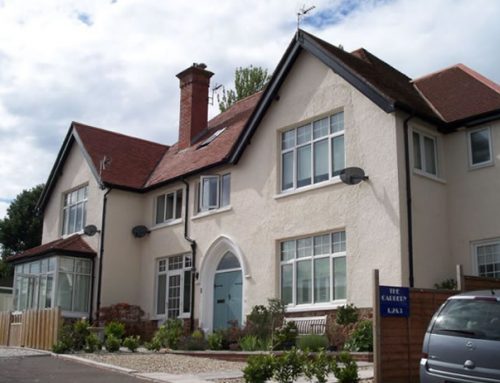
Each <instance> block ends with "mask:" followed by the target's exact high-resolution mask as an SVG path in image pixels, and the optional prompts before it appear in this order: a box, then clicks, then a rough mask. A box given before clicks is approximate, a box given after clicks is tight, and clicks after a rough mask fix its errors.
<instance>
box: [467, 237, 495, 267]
mask: <svg viewBox="0 0 500 383" xmlns="http://www.w3.org/2000/svg"><path fill="white" fill-rule="evenodd" d="M495 244H499V245H500V237H497V238H491V239H483V240H479V241H472V242H471V243H470V246H471V258H472V271H473V273H474V274H475V275H476V276H480V275H479V263H478V261H477V248H478V247H480V246H485V245H495Z"/></svg>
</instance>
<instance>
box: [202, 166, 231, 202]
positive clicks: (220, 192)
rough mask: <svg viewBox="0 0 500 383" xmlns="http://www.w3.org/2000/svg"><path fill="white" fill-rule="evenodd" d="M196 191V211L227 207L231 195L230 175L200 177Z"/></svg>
mask: <svg viewBox="0 0 500 383" xmlns="http://www.w3.org/2000/svg"><path fill="white" fill-rule="evenodd" d="M198 190H199V193H198V195H199V208H198V211H208V210H214V209H219V208H221V207H224V206H228V205H229V202H230V198H229V196H230V193H231V174H224V175H222V176H219V175H214V176H202V177H201V179H200V184H199V189H198Z"/></svg>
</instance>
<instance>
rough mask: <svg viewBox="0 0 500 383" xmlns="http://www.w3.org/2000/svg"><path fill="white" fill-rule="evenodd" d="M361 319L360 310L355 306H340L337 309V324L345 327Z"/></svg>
mask: <svg viewBox="0 0 500 383" xmlns="http://www.w3.org/2000/svg"><path fill="white" fill-rule="evenodd" d="M358 318H359V313H358V309H357V308H356V306H354V305H353V304H349V305H345V306H340V307H339V308H338V309H337V315H336V322H337V323H338V324H339V325H342V326H345V325H348V324H350V323H356V322H357V321H358Z"/></svg>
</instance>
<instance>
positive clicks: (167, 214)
mask: <svg viewBox="0 0 500 383" xmlns="http://www.w3.org/2000/svg"><path fill="white" fill-rule="evenodd" d="M181 215H182V189H179V190H176V191H174V192H171V193H167V194H162V195H160V196H158V197H156V221H155V223H156V224H157V225H158V224H160V223H164V222H170V221H173V220H175V219H179V218H181Z"/></svg>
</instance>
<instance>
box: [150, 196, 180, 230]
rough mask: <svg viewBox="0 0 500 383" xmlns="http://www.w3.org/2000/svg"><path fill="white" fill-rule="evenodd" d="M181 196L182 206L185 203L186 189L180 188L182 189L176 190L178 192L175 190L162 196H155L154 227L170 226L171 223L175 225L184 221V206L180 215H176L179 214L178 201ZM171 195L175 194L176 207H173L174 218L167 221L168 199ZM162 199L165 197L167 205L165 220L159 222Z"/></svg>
mask: <svg viewBox="0 0 500 383" xmlns="http://www.w3.org/2000/svg"><path fill="white" fill-rule="evenodd" d="M179 193H180V195H181V205H182V204H183V203H184V198H185V196H184V189H183V188H180V189H176V190H173V191H168V192H166V193H162V194H158V195H156V196H155V198H154V212H153V225H154V226H160V225H164V224H169V223H173V222H177V221H180V220H181V219H182V211H183V209H182V206H181V210H180V215H179V216H178V217H177V215H176V213H177V200H178V197H177V196H178V195H179ZM170 194H173V195H174V205H173V213H174V214H173V217H172V218H170V219H167V218H166V215H167V197H168V196H169V195H170ZM160 197H163V198H164V200H165V205H164V207H163V220H162V221H161V222H158V216H157V214H158V198H160Z"/></svg>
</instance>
